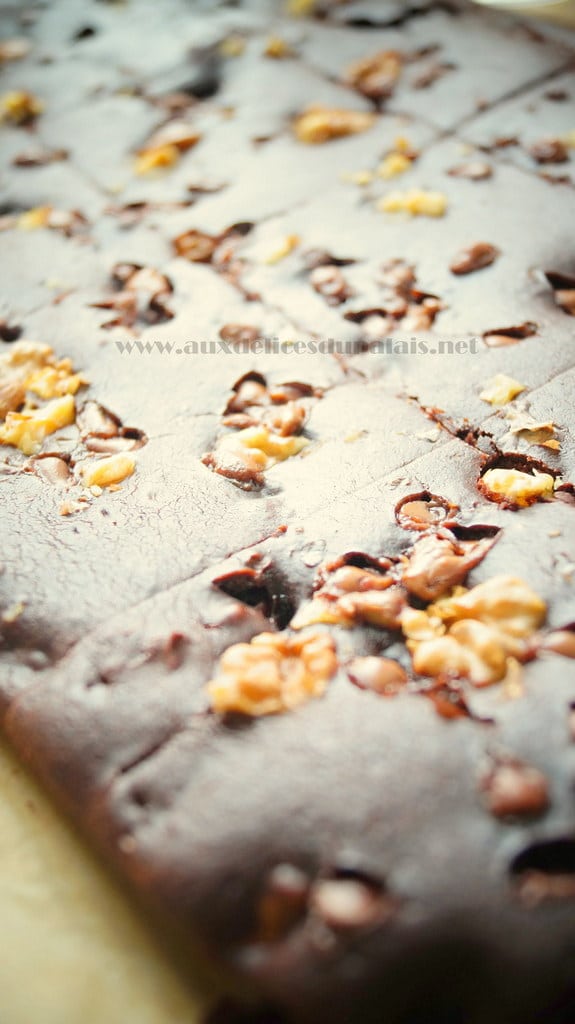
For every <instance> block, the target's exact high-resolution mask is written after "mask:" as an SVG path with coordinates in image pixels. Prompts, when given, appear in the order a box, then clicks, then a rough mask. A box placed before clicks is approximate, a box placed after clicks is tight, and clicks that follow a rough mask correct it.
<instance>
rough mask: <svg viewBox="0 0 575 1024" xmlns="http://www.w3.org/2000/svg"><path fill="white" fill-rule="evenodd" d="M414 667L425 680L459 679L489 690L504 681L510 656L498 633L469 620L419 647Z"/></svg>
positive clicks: (457, 624)
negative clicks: (428, 677) (467, 680)
mask: <svg viewBox="0 0 575 1024" xmlns="http://www.w3.org/2000/svg"><path fill="white" fill-rule="evenodd" d="M413 667H414V669H415V671H416V672H418V673H419V674H420V675H424V676H440V675H448V676H449V675H451V676H458V677H463V678H467V679H469V680H470V681H471V682H472V683H473V684H474V686H490V685H491V684H492V683H498V682H500V681H501V680H502V679H503V678H504V676H505V674H506V671H507V656H506V652H505V650H504V648H503V646H502V644H501V642H500V638H499V634H498V632H497V630H495V629H491V628H490V627H489V626H486V625H484V624H483V623H482V622H476V621H475V620H472V619H470V620H467V621H462V622H456V623H455V624H454V625H453V626H452V627H451V629H450V630H449V632H448V633H446V634H444V635H443V636H440V637H436V638H433V639H431V640H423V641H422V642H421V643H418V644H417V645H416V646H415V650H414V651H413Z"/></svg>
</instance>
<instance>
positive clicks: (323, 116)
mask: <svg viewBox="0 0 575 1024" xmlns="http://www.w3.org/2000/svg"><path fill="white" fill-rule="evenodd" d="M375 120H376V118H375V114H371V113H367V112H366V111H364V110H343V109H341V108H339V107H323V106H320V105H317V106H312V107H308V109H307V110H306V111H305V112H304V113H303V114H300V115H299V117H297V118H296V120H295V122H294V132H295V136H296V139H297V140H298V141H299V142H305V143H307V144H308V145H316V144H318V143H322V142H329V141H330V140H331V139H339V138H342V137H343V136H345V135H355V134H357V133H358V132H365V131H367V129H368V128H371V127H372V126H373V125H374V123H375Z"/></svg>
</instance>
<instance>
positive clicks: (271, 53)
mask: <svg viewBox="0 0 575 1024" xmlns="http://www.w3.org/2000/svg"><path fill="white" fill-rule="evenodd" d="M264 56H265V57H272V58H273V60H284V59H285V58H286V57H293V56H294V51H293V50H292V48H291V46H290V45H289V43H286V41H285V39H282V37H281V36H269V37H268V39H267V40H266V45H265V48H264Z"/></svg>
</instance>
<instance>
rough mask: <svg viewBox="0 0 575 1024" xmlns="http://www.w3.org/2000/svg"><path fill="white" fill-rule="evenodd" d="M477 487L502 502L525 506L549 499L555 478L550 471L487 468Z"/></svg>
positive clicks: (489, 496)
mask: <svg viewBox="0 0 575 1024" xmlns="http://www.w3.org/2000/svg"><path fill="white" fill-rule="evenodd" d="M478 486H479V489H480V491H482V492H483V494H485V495H486V497H488V498H490V499H491V501H497V502H500V503H502V504H510V505H514V506H516V507H517V508H527V506H528V505H533V504H534V502H536V501H550V500H551V498H552V497H553V494H554V490H555V480H554V478H553V477H552V476H551V474H550V473H540V472H539V471H537V470H536V471H535V472H534V473H523V472H522V471H521V470H519V469H488V470H487V472H486V473H484V474H483V476H482V477H480V479H479V484H478Z"/></svg>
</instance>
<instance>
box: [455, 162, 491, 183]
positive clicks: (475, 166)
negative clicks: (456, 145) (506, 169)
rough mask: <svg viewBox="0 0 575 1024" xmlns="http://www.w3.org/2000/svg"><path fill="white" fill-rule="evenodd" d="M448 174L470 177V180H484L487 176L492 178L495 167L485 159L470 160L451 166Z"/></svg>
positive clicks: (456, 176) (457, 176)
mask: <svg viewBox="0 0 575 1024" xmlns="http://www.w3.org/2000/svg"><path fill="white" fill-rule="evenodd" d="M447 173H448V174H450V175H451V177H452V178H468V179H469V181H484V180H485V179H486V178H491V177H492V175H493V168H492V166H491V164H488V163H486V162H485V161H484V160H469V161H468V162H467V163H464V164H457V165H456V166H455V167H450V168H449V170H448V172H447Z"/></svg>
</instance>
